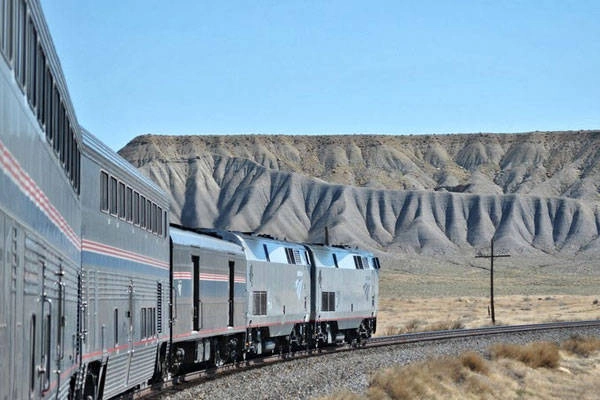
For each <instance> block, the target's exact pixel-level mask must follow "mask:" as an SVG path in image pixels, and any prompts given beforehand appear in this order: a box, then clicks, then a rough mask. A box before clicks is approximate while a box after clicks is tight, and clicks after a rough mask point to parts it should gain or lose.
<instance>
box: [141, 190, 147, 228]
mask: <svg viewBox="0 0 600 400" xmlns="http://www.w3.org/2000/svg"><path fill="white" fill-rule="evenodd" d="M140 226H141V227H142V228H145V227H146V198H145V197H144V196H140Z"/></svg>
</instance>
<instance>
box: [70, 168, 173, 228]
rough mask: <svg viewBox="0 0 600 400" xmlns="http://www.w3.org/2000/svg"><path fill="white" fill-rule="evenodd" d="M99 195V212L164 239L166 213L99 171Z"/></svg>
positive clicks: (114, 178) (150, 201)
mask: <svg viewBox="0 0 600 400" xmlns="http://www.w3.org/2000/svg"><path fill="white" fill-rule="evenodd" d="M77 168H78V167H77ZM77 173H79V172H78V171H77ZM99 193H100V210H101V211H104V212H108V213H110V214H112V215H114V216H115V217H119V218H121V219H123V220H125V221H127V222H129V223H132V224H135V225H138V226H140V227H141V228H143V229H146V230H148V231H150V232H152V233H154V234H156V235H159V236H161V237H166V234H167V225H168V217H167V211H166V210H163V208H162V207H159V206H158V204H156V203H154V202H153V201H152V200H150V199H149V198H147V197H145V196H143V195H141V194H140V193H139V192H137V191H135V190H133V188H132V187H130V186H127V185H126V184H125V183H124V182H121V181H119V180H118V179H117V178H116V177H114V176H111V175H110V174H108V173H107V172H105V171H100V190H99Z"/></svg>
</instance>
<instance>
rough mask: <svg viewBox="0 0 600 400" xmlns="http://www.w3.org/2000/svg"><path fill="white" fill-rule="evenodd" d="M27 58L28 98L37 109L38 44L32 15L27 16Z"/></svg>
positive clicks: (26, 83)
mask: <svg viewBox="0 0 600 400" xmlns="http://www.w3.org/2000/svg"><path fill="white" fill-rule="evenodd" d="M26 40H27V48H26V51H27V54H26V56H27V59H26V61H25V68H26V71H27V74H26V75H27V77H26V81H25V86H26V87H27V99H28V100H29V104H30V105H31V107H32V109H35V67H36V62H35V50H36V45H37V33H36V31H35V27H34V26H33V20H32V19H31V17H29V18H27V39H26Z"/></svg>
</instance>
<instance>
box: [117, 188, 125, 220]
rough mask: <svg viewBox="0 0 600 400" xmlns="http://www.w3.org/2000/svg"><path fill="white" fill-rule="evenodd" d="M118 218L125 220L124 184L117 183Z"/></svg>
mask: <svg viewBox="0 0 600 400" xmlns="http://www.w3.org/2000/svg"><path fill="white" fill-rule="evenodd" d="M118 209H119V218H123V219H124V218H125V184H124V183H123V182H119V206H118Z"/></svg>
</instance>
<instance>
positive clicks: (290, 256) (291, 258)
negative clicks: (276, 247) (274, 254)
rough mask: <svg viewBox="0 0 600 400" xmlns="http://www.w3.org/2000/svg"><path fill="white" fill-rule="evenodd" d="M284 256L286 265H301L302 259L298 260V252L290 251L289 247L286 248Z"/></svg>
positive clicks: (296, 250)
mask: <svg viewBox="0 0 600 400" xmlns="http://www.w3.org/2000/svg"><path fill="white" fill-rule="evenodd" d="M285 255H286V257H287V262H288V264H302V259H301V258H300V250H298V249H292V248H291V247H286V248H285Z"/></svg>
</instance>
